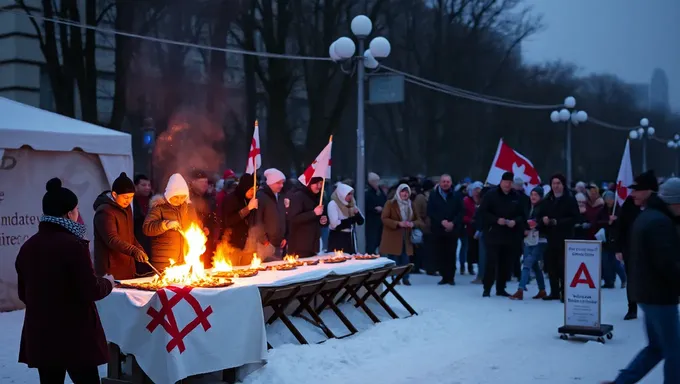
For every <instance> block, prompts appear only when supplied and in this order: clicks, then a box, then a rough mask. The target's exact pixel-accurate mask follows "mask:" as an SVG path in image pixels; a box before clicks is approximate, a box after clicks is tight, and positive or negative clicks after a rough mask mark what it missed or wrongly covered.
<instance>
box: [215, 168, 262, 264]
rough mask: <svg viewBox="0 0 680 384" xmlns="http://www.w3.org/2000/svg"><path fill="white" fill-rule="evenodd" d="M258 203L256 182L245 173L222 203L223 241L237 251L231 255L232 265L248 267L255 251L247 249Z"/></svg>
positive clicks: (251, 176)
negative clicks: (249, 232)
mask: <svg viewBox="0 0 680 384" xmlns="http://www.w3.org/2000/svg"><path fill="white" fill-rule="evenodd" d="M257 206H258V201H257V198H256V197H255V180H254V178H253V175H251V174H250V173H244V174H243V175H242V176H241V178H240V179H239V182H238V185H237V186H236V189H234V191H233V192H231V193H228V194H227V195H226V196H225V197H224V200H223V201H222V211H221V215H222V226H223V228H222V241H226V242H228V243H229V245H230V246H231V247H232V248H234V249H235V252H234V253H233V254H232V255H230V260H231V263H232V265H248V264H250V262H251V261H252V256H253V252H255V249H254V248H253V249H247V246H246V245H247V244H248V231H249V230H250V226H251V224H252V223H253V222H254V220H255V213H254V212H253V211H254V210H256V209H257Z"/></svg>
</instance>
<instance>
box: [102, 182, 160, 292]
mask: <svg viewBox="0 0 680 384" xmlns="http://www.w3.org/2000/svg"><path fill="white" fill-rule="evenodd" d="M134 196H135V183H134V182H133V181H132V180H130V178H129V177H128V176H127V175H126V174H125V172H123V173H121V174H120V176H118V178H116V180H114V182H113V185H112V186H111V191H104V192H102V193H101V194H100V195H99V196H98V197H97V199H96V200H95V201H94V204H93V209H94V211H95V213H94V268H95V271H96V272H97V274H98V275H100V276H103V275H106V274H110V275H113V276H114V277H115V278H116V279H118V280H128V279H134V278H135V277H136V271H137V267H136V264H135V262H138V263H146V262H148V261H149V257H148V256H147V255H146V253H145V252H144V248H143V247H142V246H141V244H139V242H138V241H137V238H136V237H135V222H134V217H133V214H132V200H133V199H134Z"/></svg>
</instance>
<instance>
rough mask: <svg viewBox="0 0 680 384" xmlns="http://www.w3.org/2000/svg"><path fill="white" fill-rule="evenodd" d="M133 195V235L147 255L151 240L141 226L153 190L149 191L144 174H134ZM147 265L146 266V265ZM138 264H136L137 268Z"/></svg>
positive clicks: (149, 186)
mask: <svg viewBox="0 0 680 384" xmlns="http://www.w3.org/2000/svg"><path fill="white" fill-rule="evenodd" d="M134 181H135V197H134V199H132V213H133V215H134V220H135V237H136V238H137V241H138V242H139V244H141V246H142V248H144V252H146V254H147V255H148V254H149V253H151V241H150V240H149V238H148V237H147V236H146V235H145V234H144V231H143V230H142V227H143V226H144V219H146V214H147V213H149V206H150V204H151V196H152V195H153V192H152V191H151V180H149V178H148V177H146V176H145V175H141V174H140V175H136V176H135V180H134ZM147 267H148V266H147ZM139 268H140V265H137V269H139Z"/></svg>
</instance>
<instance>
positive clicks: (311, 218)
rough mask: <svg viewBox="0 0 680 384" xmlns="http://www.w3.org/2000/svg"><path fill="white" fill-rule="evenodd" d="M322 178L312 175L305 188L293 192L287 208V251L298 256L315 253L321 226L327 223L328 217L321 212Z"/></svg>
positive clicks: (308, 255)
mask: <svg viewBox="0 0 680 384" xmlns="http://www.w3.org/2000/svg"><path fill="white" fill-rule="evenodd" d="M322 185H323V178H321V177H312V178H311V180H310V181H309V185H308V186H307V187H306V188H300V189H299V190H297V191H295V193H293V195H292V197H291V199H290V208H289V209H288V222H289V223H290V233H289V234H288V253H289V254H291V255H297V256H300V257H311V256H314V255H317V254H318V253H319V251H320V249H319V246H320V244H319V239H320V238H321V227H322V226H324V225H328V217H327V216H325V215H324V214H323V211H324V208H323V205H322V202H321V200H320V199H321V187H322Z"/></svg>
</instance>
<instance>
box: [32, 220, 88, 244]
mask: <svg viewBox="0 0 680 384" xmlns="http://www.w3.org/2000/svg"><path fill="white" fill-rule="evenodd" d="M40 222H41V223H52V224H57V225H60V226H62V227H64V228H66V229H67V230H68V231H69V232H71V233H72V234H74V235H76V236H78V237H79V238H81V239H83V240H85V224H80V223H77V222H75V221H73V220H70V219H65V218H63V217H54V216H42V217H41V218H40Z"/></svg>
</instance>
